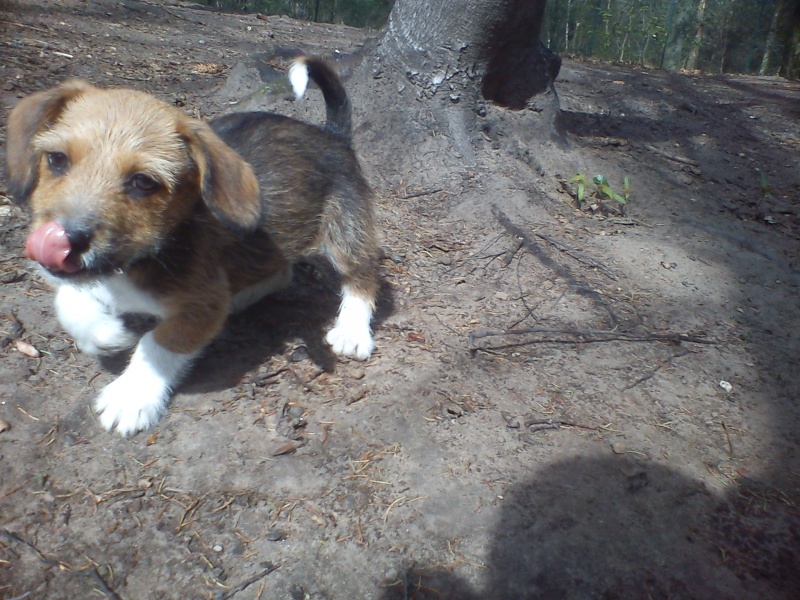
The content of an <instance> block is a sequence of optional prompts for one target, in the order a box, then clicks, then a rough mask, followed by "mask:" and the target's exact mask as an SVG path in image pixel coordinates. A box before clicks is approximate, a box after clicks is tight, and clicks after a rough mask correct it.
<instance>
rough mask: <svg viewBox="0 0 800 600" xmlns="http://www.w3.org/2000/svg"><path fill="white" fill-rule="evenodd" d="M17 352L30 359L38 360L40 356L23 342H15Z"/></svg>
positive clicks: (29, 345) (34, 349)
mask: <svg viewBox="0 0 800 600" xmlns="http://www.w3.org/2000/svg"><path fill="white" fill-rule="evenodd" d="M16 346H17V350H19V351H20V352H22V353H23V354H24V355H25V356H30V357H31V358H39V357H40V356H41V355H42V354H41V352H39V351H38V350H37V349H36V348H34V347H33V346H32V345H31V344H29V343H28V342H26V341H24V340H17V343H16Z"/></svg>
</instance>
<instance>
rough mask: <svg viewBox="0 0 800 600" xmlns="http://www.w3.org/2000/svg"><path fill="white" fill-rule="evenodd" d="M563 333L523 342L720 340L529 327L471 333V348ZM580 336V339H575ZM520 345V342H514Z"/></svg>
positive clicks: (675, 335)
mask: <svg viewBox="0 0 800 600" xmlns="http://www.w3.org/2000/svg"><path fill="white" fill-rule="evenodd" d="M535 334H546V335H561V336H569V338H568V339H535V340H529V341H526V342H522V344H537V343H551V344H574V343H577V342H582V343H586V344H591V343H597V342H614V341H622V342H672V343H673V344H680V343H682V342H687V343H692V344H709V345H716V344H718V343H719V342H717V341H715V340H709V339H706V338H702V337H697V336H694V335H689V334H686V333H645V334H639V333H625V332H624V331H610V330H606V329H557V328H551V327H529V328H526V329H503V330H497V331H479V332H472V333H470V334H469V346H468V347H469V350H470V352H475V351H477V350H483V349H484V348H481V347H480V346H478V345H477V344H476V343H475V342H476V340H479V339H482V338H486V337H499V336H509V335H535ZM575 338H580V339H575ZM514 345H520V344H514Z"/></svg>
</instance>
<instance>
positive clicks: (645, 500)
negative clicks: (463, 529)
mask: <svg viewBox="0 0 800 600" xmlns="http://www.w3.org/2000/svg"><path fill="white" fill-rule="evenodd" d="M772 489H773V488H771V487H770V486H768V485H763V484H762V485H759V484H755V483H754V484H751V485H748V486H745V487H742V488H739V489H738V490H737V491H736V492H734V493H732V494H731V495H729V496H728V497H725V498H716V497H714V496H713V495H712V494H711V493H710V492H708V491H707V490H705V489H704V487H703V486H702V485H701V484H699V483H697V482H694V481H692V480H690V479H689V478H687V477H684V476H683V475H681V474H679V473H678V472H676V471H674V470H671V469H669V468H665V467H663V466H660V465H656V464H653V463H645V462H643V461H641V462H640V461H636V460H633V459H630V458H627V457H624V456H612V457H609V458H603V459H596V458H576V459H571V460H568V461H564V462H560V463H556V464H554V465H552V466H549V467H547V468H545V469H544V470H543V471H542V472H541V473H540V474H539V475H537V476H536V477H535V478H533V479H532V480H530V481H527V482H525V483H522V484H519V485H516V486H514V487H513V488H512V489H511V490H510V491H509V492H507V493H506V494H504V496H505V500H504V505H503V507H502V508H501V509H500V516H499V518H498V521H497V523H496V524H495V528H494V537H493V540H492V542H491V549H490V552H489V559H488V564H487V565H485V566H486V570H485V571H484V574H483V576H482V577H481V578H482V579H483V581H484V582H485V583H484V584H482V585H481V586H479V588H478V589H475V586H471V585H468V584H467V583H466V582H465V581H464V580H462V579H460V578H459V577H457V576H455V575H454V574H453V573H452V572H451V571H449V570H445V569H437V568H435V567H433V568H432V567H429V566H427V565H422V564H415V565H414V566H413V567H412V568H408V569H406V571H405V573H404V574H403V576H402V577H401V578H400V581H398V582H396V583H395V584H394V585H392V586H390V587H388V588H387V589H386V592H385V594H384V596H383V600H400V599H406V598H414V599H416V600H422V599H428V598H430V599H433V598H437V599H439V600H441V599H445V598H446V599H449V600H560V599H584V598H601V599H609V600H611V599H628V598H630V599H631V600H634V599H636V600H639V599H645V598H653V599H656V598H697V599H705V598H709V599H710V598H713V599H716V600H718V599H729V600H745V599H747V598H752V599H753V600H756V599H768V598H786V599H787V600H788V599H789V598H792V597H796V596H792V594H794V593H796V591H797V590H798V589H800V558H798V555H797V549H798V548H800V515H798V514H797V512H796V510H794V509H793V508H792V507H791V506H789V505H787V504H786V503H785V502H781V501H780V498H778V497H777V496H776V495H775V494H774V493H771V492H770V490H772ZM756 498H758V499H760V501H759V502H753V500H754V499H756ZM769 498H771V501H770V500H767V501H765V499H769Z"/></svg>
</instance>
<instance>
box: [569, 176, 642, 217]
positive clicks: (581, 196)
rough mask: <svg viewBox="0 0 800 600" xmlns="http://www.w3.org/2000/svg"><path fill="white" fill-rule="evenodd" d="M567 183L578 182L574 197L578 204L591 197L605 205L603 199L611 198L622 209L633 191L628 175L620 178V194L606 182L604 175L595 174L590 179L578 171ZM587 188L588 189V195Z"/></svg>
mask: <svg viewBox="0 0 800 600" xmlns="http://www.w3.org/2000/svg"><path fill="white" fill-rule="evenodd" d="M569 183H576V184H578V191H577V195H576V198H577V199H578V204H579V205H583V203H584V202H586V201H587V200H588V199H589V198H593V199H594V200H595V201H596V203H599V204H601V205H603V206H605V201H607V200H613V201H614V202H616V203H617V204H619V205H620V206H619V210H620V211H624V210H625V205H626V204H628V198H630V196H631V194H632V193H633V189H632V188H631V181H630V179H629V178H628V177H625V178H624V179H623V180H622V193H621V194H618V193H617V192H615V191H614V189H613V188H612V187H611V185H610V184H609V183H608V179H607V178H606V176H605V175H595V176H594V177H592V179H591V180H590V179H589V178H588V177H586V175H584V174H583V173H578V174H577V175H575V177H573V178H572V179H570V180H569ZM587 188H588V189H589V193H588V195H587Z"/></svg>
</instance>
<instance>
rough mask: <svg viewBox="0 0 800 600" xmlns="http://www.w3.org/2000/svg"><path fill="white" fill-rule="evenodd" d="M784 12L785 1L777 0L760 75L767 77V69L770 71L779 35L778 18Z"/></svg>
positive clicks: (765, 44) (762, 58) (759, 71)
mask: <svg viewBox="0 0 800 600" xmlns="http://www.w3.org/2000/svg"><path fill="white" fill-rule="evenodd" d="M782 12H783V0H776V2H775V10H774V11H773V12H772V21H771V22H770V24H769V31H768V32H767V41H766V42H765V43H764V55H763V56H762V57H761V66H760V67H759V69H758V74H759V75H766V74H767V69H769V55H770V54H771V53H772V48H773V46H775V36H776V34H777V33H778V18H779V17H780V14H781V13H782Z"/></svg>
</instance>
